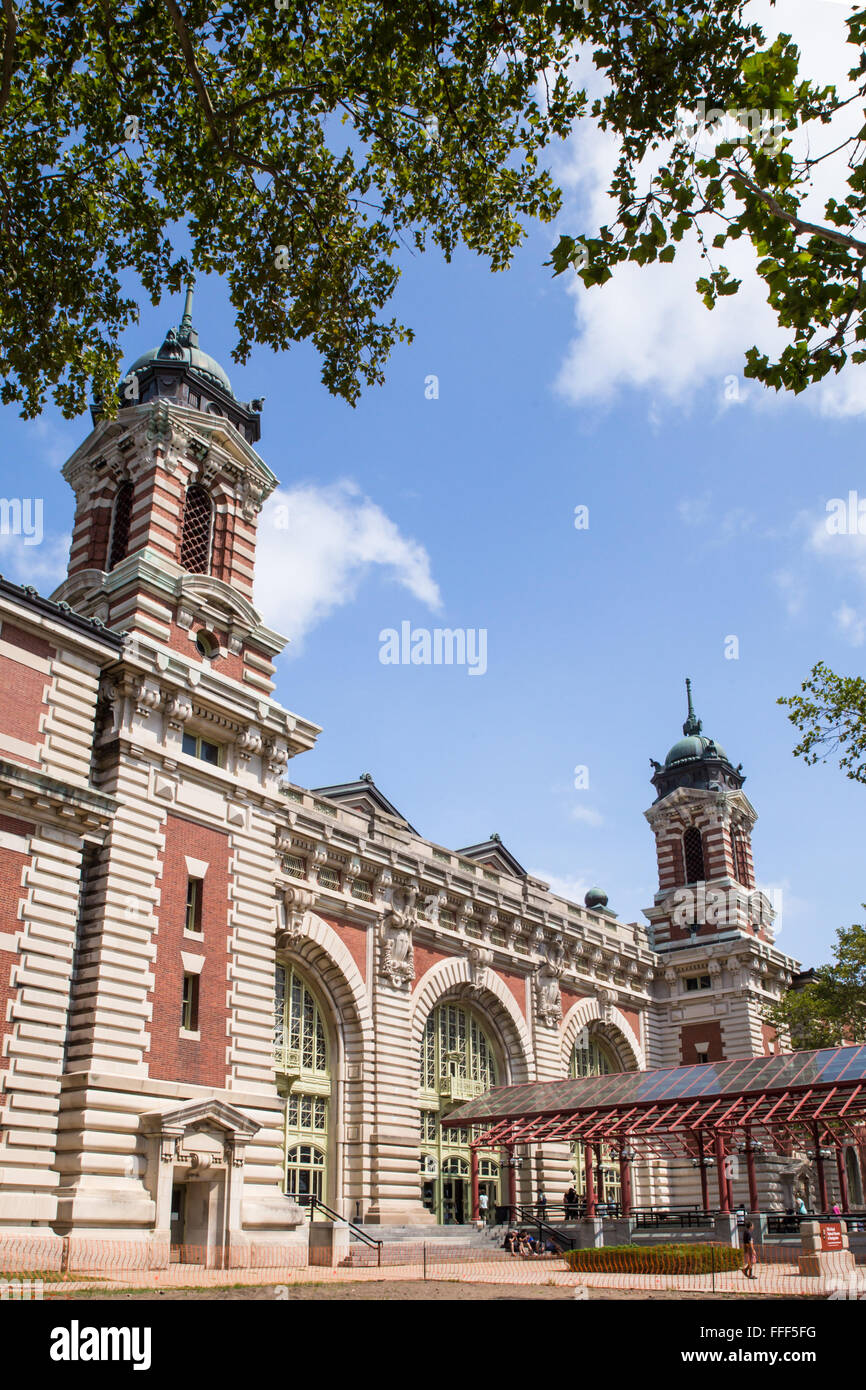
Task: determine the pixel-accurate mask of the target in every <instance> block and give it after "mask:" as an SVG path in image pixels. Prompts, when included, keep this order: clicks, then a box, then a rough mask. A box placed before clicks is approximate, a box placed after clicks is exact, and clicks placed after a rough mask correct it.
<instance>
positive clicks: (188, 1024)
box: [180, 975, 199, 1033]
mask: <svg viewBox="0 0 866 1390" xmlns="http://www.w3.org/2000/svg"><path fill="white" fill-rule="evenodd" d="M198 981H199V977H198V975H184V977H183V1008H182V1010H181V1023H180V1026H181V1028H183V1029H184V1030H185V1031H186V1032H187V1033H197V1032H198Z"/></svg>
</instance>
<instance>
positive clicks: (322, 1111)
mask: <svg viewBox="0 0 866 1390" xmlns="http://www.w3.org/2000/svg"><path fill="white" fill-rule="evenodd" d="M274 1065H275V1069H276V1073H277V1088H278V1090H279V1091H280V1094H281V1095H284V1096H285V1097H286V1113H285V1128H284V1134H283V1191H284V1192H285V1193H286V1195H287V1196H289V1197H292V1198H293V1199H294V1200H295V1201H296V1202H297V1203H298V1205H299V1206H301V1207H306V1208H309V1206H310V1203H311V1200H312V1198H314V1197H317V1198H319V1199H320V1200H322V1201H324V1202H327V1201H328V1198H329V1195H330V1194H329V1190H328V1159H329V1144H328V1136H329V1131H330V1124H331V1115H330V1106H331V1070H330V1059H329V1047H328V1037H327V1030H326V1028H325V1015H324V1010H323V1009H322V1006H321V1005H320V1003H319V1000H318V998H317V996H316V994H315V992H314V991H313V988H312V986H311V985H310V983H309V981H308V980H307V979H306V977H305V976H304V975H302V974H301V973H300V971H298V970H297V968H296V967H295V966H293V965H278V966H277V969H276V980H275V1000H274Z"/></svg>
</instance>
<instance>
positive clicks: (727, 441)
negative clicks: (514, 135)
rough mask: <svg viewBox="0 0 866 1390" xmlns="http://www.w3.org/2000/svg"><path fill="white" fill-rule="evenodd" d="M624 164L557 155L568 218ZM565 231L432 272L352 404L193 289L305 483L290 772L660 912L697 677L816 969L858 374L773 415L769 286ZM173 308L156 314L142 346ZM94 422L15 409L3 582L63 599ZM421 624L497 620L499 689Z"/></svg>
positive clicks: (852, 544) (848, 879)
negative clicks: (249, 341) (766, 314)
mask: <svg viewBox="0 0 866 1390" xmlns="http://www.w3.org/2000/svg"><path fill="white" fill-rule="evenodd" d="M792 8H795V7H792ZM837 8H838V7H836V6H833V5H829V4H828V5H826V6H823V7H821V6H818V9H821V11H822V15H824V14H833V15H834V17H836V16H835V14H834V12H835V11H836V10H837ZM814 9H815V6H814V4H813V5H812V8H811V10H809V9H808V7H806V9H804V10H803V13H804V14H807V11H808V13H811V12H812V11H813V10H814ZM840 14H844V11H840ZM803 22H804V23H806V22H807V20H804V21H803ZM604 160H605V151H604V149H603V148H602V146H600V145H598V144H597V145H596V146H595V147H594V148H593V149H591V150H589V149H587V147H586V146H585V145H581V144H580V143H579V142H575V144H574V145H573V146H572V147H571V148H570V149H568V150H567V151H564V152H563V156H562V165H561V172H562V173H563V177H564V178H565V179H566V183H567V187H568V202H567V206H566V209H565V212H564V214H563V219H562V226H563V229H565V228H566V227H568V229H569V230H572V231H574V230H575V228H577V230H581V229H582V226H581V225H580V224H579V221H575V220H574V219H575V218H577V219H579V218H580V217H582V216H586V215H588V212H587V210H588V209H591V208H592V206H593V200H594V199H596V198H597V196H598V183H597V181H596V184H595V185H592V184H591V180H592V178H594V177H595V175H596V171H597V170H601V169H603V167H604ZM599 177H600V176H599ZM588 180H590V184H589V185H588V182H587V181H588ZM569 218H571V219H572V220H571V222H569ZM554 239H555V231H553V230H552V229H549V228H548V229H534V230H533V231H532V233H531V235H530V237H529V239H528V241H527V243H526V245H525V246H524V248H523V249H522V250H521V252H520V253H519V255H518V257H517V260H516V262H515V264H514V266H513V268H512V269H511V270H510V271H508V272H505V273H501V274H498V275H491V273H490V272H489V271H488V270H487V268H486V266H485V265H484V264H483V263H481V262H480V261H478V260H476V259H475V258H474V257H471V256H469V255H467V254H461V255H459V256H458V257H457V258H456V260H455V262H454V263H453V264H452V265H451V266H445V265H443V263H442V262H441V260H440V259H438V258H437V257H435V256H433V255H430V256H428V257H426V258H414V259H407V261H406V262H405V263H404V275H403V280H402V282H401V286H400V289H399V292H398V296H397V299H396V302H395V306H394V307H395V311H396V312H397V314H398V315H399V316H400V317H402V318H403V320H404V321H405V322H407V323H409V324H411V325H412V326H413V328H414V329H415V332H416V341H415V343H414V344H413V345H411V346H404V347H400V348H398V349H397V350H396V351H395V353H394V356H393V358H392V361H391V363H390V368H389V371H388V380H387V384H386V385H385V386H384V387H383V388H382V389H378V390H371V391H367V392H366V394H365V396H364V398H363V399H362V401H361V403H360V405H359V406H358V407H357V408H356V409H355V410H352V409H351V408H350V407H349V406H347V405H345V404H344V403H342V402H340V401H337V400H334V399H333V398H332V397H330V396H329V395H328V393H327V392H326V390H325V389H324V387H322V386H321V384H320V382H319V367H318V363H317V361H316V359H315V356H314V354H313V353H312V351H310V350H308V349H306V348H300V349H298V350H295V351H293V352H291V353H289V354H285V355H282V356H279V357H277V356H275V355H274V354H273V353H271V352H270V351H268V350H257V351H256V352H255V353H254V354H253V356H252V358H251V359H250V361H249V362H248V363H247V364H246V365H245V366H243V367H238V366H237V365H236V364H233V363H232V362H231V360H230V349H231V346H232V344H233V342H234V335H233V329H232V316H231V311H230V306H229V305H228V301H227V296H226V293H225V289H224V287H223V286H222V285H221V284H220V283H219V281H217V280H211V281H209V282H207V283H206V284H203V285H200V286H199V289H198V291H197V295H196V306H195V313H194V319H195V323H196V327H197V328H198V330H199V335H200V341H201V345H202V346H203V347H204V348H205V349H206V350H207V351H209V352H211V353H212V354H213V355H214V356H216V357H217V358H218V359H219V360H220V361H222V362H223V364H224V365H225V366H226V367H227V369H228V370H229V373H230V376H231V378H232V384H233V387H234V389H235V392H236V394H237V395H238V396H240V397H241V398H243V399H249V398H250V397H252V396H256V395H264V396H265V398H266V399H265V408H264V414H263V421H262V426H263V429H262V440H261V443H260V445H259V449H260V452H261V454H262V456H263V458H264V459H265V461H266V462H267V463H268V464H269V466H270V467H271V468H272V469H273V470H274V472H275V473H276V474H277V476H278V477H279V478H280V480H281V484H282V489H281V492H280V494H279V496H278V497H277V498H276V499H275V500H274V502H273V503H272V504H271V509H270V510H268V511H266V513H265V515H264V516H263V519H262V528H261V529H262V546H261V550H262V573H261V576H260V578H261V585H260V589H259V606H260V607H261V608H262V610H263V612H264V616H265V618H266V620H267V621H269V622H271V623H272V624H273V625H274V626H276V627H277V628H278V629H279V630H280V631H282V632H284V633H285V634H286V635H287V636H288V637H289V638H291V639H293V641H292V646H291V647H290V648H289V653H288V654H287V655H286V656H285V657H283V658H282V659H281V661H280V667H279V676H278V681H279V684H278V690H277V694H278V697H279V698H280V699H281V700H282V701H283V703H285V704H286V705H288V706H289V707H290V708H292V709H294V710H296V711H298V712H299V713H301V714H303V715H305V716H306V717H308V718H311V719H313V720H314V721H316V722H317V723H320V724H322V725H323V726H324V732H323V734H322V735H321V738H320V741H319V746H318V748H317V749H316V750H315V751H314V752H312V753H310V754H306V755H304V756H302V757H301V758H299V759H297V760H296V761H295V762H294V763H293V764H291V765H290V769H289V771H290V774H291V776H292V777H293V779H294V780H295V781H297V782H300V783H301V784H303V785H308V786H319V785H325V784H329V783H332V782H338V781H344V780H351V779H354V778H356V777H357V776H358V775H359V774H360V773H361V772H365V771H369V772H371V773H372V774H373V776H374V778H375V780H376V782H377V783H378V785H379V786H380V787H381V788H382V790H383V791H384V792H385V794H386V795H387V796H388V797H389V798H390V799H391V800H392V801H393V802H394V803H395V804H396V806H397V807H398V808H399V809H400V810H401V811H402V812H403V813H404V814H405V815H406V816H407V818H408V819H409V820H410V821H411V822H412V823H413V824H414V825H415V826H416V827H417V828H418V829H419V830H420V831H421V832H422V834H424V835H427V836H429V837H430V838H431V839H433V840H436V841H437V842H439V843H442V844H444V845H448V846H454V847H457V846H462V845H466V844H471V843H474V842H476V841H478V840H481V839H485V838H486V837H487V836H488V835H489V834H490V832H491V831H494V830H495V831H497V832H498V833H499V834H500V835H501V836H502V838H503V840H504V841H505V842H506V844H507V845H508V847H509V848H510V849H511V851H512V852H513V853H514V854H515V855H516V856H517V858H518V859H519V860H520V861H521V862H522V863H523V864H524V865H525V866H526V867H527V868H528V869H529V870H530V871H532V872H534V873H537V874H540V875H541V876H542V877H545V878H547V879H549V880H550V881H552V882H553V884H554V886H555V887H556V888H557V890H558V891H567V892H569V893H570V894H571V895H573V896H578V897H579V898H582V895H583V893H584V891H585V890H586V888H587V887H588V886H589V885H590V884H591V883H596V882H597V883H599V884H601V885H602V886H603V887H604V888H605V889H606V890H607V892H608V894H609V897H610V905H611V907H612V908H614V910H616V911H617V912H619V914H620V916H621V917H623V918H625V919H627V920H634V919H638V920H641V909H642V908H643V907H645V906H648V905H649V904H650V903H651V901H652V895H653V892H654V889H655V886H656V878H655V858H654V849H653V839H652V835H651V833H650V830H649V827H648V826H647V824H646V822H645V821H644V819H643V814H642V813H643V811H644V809H645V808H646V807H648V806H649V805H650V803H651V801H652V798H653V795H654V793H653V789H652V787H651V786H650V783H649V774H650V765H649V758H650V757H654V758H658V759H663V758H664V755H665V753H666V751H667V749H668V748H669V747H670V745H671V744H672V743H673V742H674V741H675V740H676V739H677V737H679V735H680V726H681V724H682V721H683V718H684V717H685V694H684V689H683V679H684V677H685V676H686V675H690V676H691V677H692V681H693V685H694V694H695V703H696V707H697V712H698V714H699V715H700V717H701V718H702V719H703V721H704V732H705V733H708V734H709V735H710V736H712V737H714V738H716V739H717V740H718V741H719V742H720V743H721V744H722V745H723V746H724V747H725V749H726V750H727V752H728V754H729V755H730V756H731V758H732V760H733V762H734V763H737V762H740V761H741V762H742V763H743V764H744V770H745V772H746V774H747V781H746V784H745V791H746V793H747V795H748V796H749V797H750V799H751V801H752V803H753V804H754V806H755V808H756V810H757V811H758V814H759V817H760V819H759V822H758V826H757V828H756V832H755V837H754V853H755V864H756V870H757V874H758V878H759V881H760V882H761V884H762V885H764V886H766V887H767V888H768V889H769V888H775V889H777V890H778V891H780V892H781V903H782V930H781V932H780V934H779V937H778V944H779V946H780V947H781V948H782V949H783V950H785V951H787V952H789V953H790V954H792V955H794V956H797V957H798V958H800V959H801V960H803V961H804V962H806V963H816V962H817V961H820V960H821V959H824V958H826V957H827V955H828V951H829V944H830V941H831V939H832V936H833V933H834V932H835V930H836V928H837V927H838V926H841V925H847V924H850V923H851V922H852V921H857V920H862V917H861V914H860V903H861V899H862V898H864V897H866V892H864V883H863V872H862V859H863V855H862V838H863V819H864V809H866V787H858V786H857V785H856V784H854V783H852V782H850V781H848V780H847V779H846V778H845V776H844V774H843V773H841V772H840V771H839V770H838V769H837V768H835V767H833V766H829V767H817V768H807V767H805V766H804V765H803V764H802V762H801V761H799V760H795V759H794V758H793V757H792V754H791V750H792V748H793V745H794V743H795V742H796V735H795V731H794V730H793V729H792V727H791V726H790V725H789V723H788V721H787V718H786V715H785V711H784V710H783V709H781V708H780V707H779V706H778V705H777V704H776V699H777V697H778V696H779V695H783V694H789V693H792V692H794V691H795V690H797V689H798V688H799V685H800V682H801V681H802V680H803V679H804V678H805V677H806V676H807V674H808V672H809V670H810V669H811V667H812V666H813V665H814V664H815V662H816V661H818V660H825V661H827V662H828V663H829V664H830V665H831V666H832V667H833V668H834V669H836V670H838V671H841V672H845V673H859V672H860V671H861V670H862V666H863V642H864V637H866V626H864V619H866V549H864V546H866V540H864V538H863V537H857V536H853V537H837V538H833V540H832V541H831V540H830V539H829V538H828V537H827V534H826V527H825V526H824V520H825V518H826V504H827V501H828V500H829V499H831V498H835V497H846V496H847V494H848V492H849V491H850V490H852V489H855V490H856V489H858V488H859V489H860V491H861V493H862V494H863V496H864V497H866V473H864V469H863V467H862V464H861V463H860V457H861V453H862V435H863V418H862V410H863V408H864V403H866V381H864V379H863V375H862V374H863V372H864V371H866V367H861V368H859V369H857V372H856V373H851V374H849V376H848V377H847V378H846V380H845V382H844V383H843V387H844V389H839V385H838V383H833V384H831V389H823V390H822V389H821V388H818V389H817V390H816V391H813V392H810V393H807V395H806V396H805V397H802V398H800V399H798V400H794V399H791V398H784V399H782V400H777V399H776V398H775V397H773V398H772V399H768V398H767V396H766V395H765V393H762V392H759V391H758V388H756V387H755V386H754V384H751V383H746V382H745V381H744V380H743V378H742V352H743V351H744V350H745V348H746V347H748V346H750V345H751V343H752V341H754V340H755V338H756V336H758V334H759V332H762V331H764V322H763V320H762V319H761V313H762V305H761V303H760V296H759V295H757V291H754V290H753V289H752V288H750V287H748V286H747V287H746V289H745V290H744V293H743V295H742V296H741V297H740V298H739V302H736V301H728V302H727V303H726V304H725V305H724V306H722V310H721V311H716V313H714V314H709V313H708V312H707V311H706V310H704V309H703V307H702V306H701V304H700V302H699V301H698V299H697V296H696V295H695V293H694V290H693V289H692V288H691V286H692V285H693V281H694V278H695V274H694V269H693V267H692V266H691V265H690V264H689V263H688V261H687V260H686V262H685V263H684V264H683V265H679V264H676V265H675V266H674V267H661V268H656V270H655V271H654V273H653V274H652V275H648V276H646V277H643V278H641V279H640V281H639V282H638V279H637V278H636V277H631V278H630V277H628V276H624V277H622V279H621V280H618V281H616V282H614V283H613V284H612V285H609V286H607V287H605V289H603V290H601V291H598V290H596V291H591V292H589V295H587V294H586V293H585V292H583V291H580V292H578V293H576V292H575V287H574V286H573V285H571V284H570V283H568V282H566V280H565V278H564V277H563V279H561V280H557V281H554V280H552V279H551V277H550V273H549V271H548V270H546V269H545V268H544V266H543V262H544V260H545V259H546V257H547V255H548V252H549V247H550V245H551V244H552V241H553V240H554ZM756 295H757V298H756ZM180 313H181V305H180V301H179V300H176V301H174V302H173V303H170V304H164V305H163V306H161V307H160V308H159V309H153V308H152V307H151V306H150V305H149V304H144V305H143V306H142V316H141V324H140V326H139V327H138V328H137V329H136V330H135V331H134V332H131V333H130V334H129V338H128V343H127V347H128V354H127V357H128V360H130V361H131V360H132V359H133V358H134V357H135V356H137V355H138V354H139V353H140V352H141V351H143V350H144V349H145V348H147V347H149V346H151V345H153V344H155V343H157V342H159V341H161V338H162V336H163V334H164V332H165V329H166V328H167V327H168V326H169V325H170V324H172V323H176V322H177V321H178V320H179V318H180ZM768 331H769V330H768ZM430 375H435V376H436V377H437V378H438V392H439V394H438V398H437V399H428V398H427V396H426V395H425V381H426V379H427V378H428V377H429V376H430ZM732 383H733V384H732ZM861 395H862V400H861ZM732 397H733V398H732ZM88 427H89V419H88V418H87V417H82V418H81V419H80V420H79V421H77V422H69V421H63V420H62V419H61V418H60V417H59V416H58V414H57V413H56V412H55V411H54V410H53V409H48V410H46V412H45V414H44V415H43V417H42V419H41V420H40V421H37V422H35V423H33V422H31V423H27V422H24V421H21V420H19V419H18V417H17V415H16V414H15V411H14V410H13V409H11V408H5V409H3V410H2V411H0V430H2V433H3V442H4V456H5V459H6V467H5V469H4V480H3V492H4V495H12V494H19V493H20V492H21V491H22V490H28V491H29V490H35V489H36V488H37V487H38V489H39V495H41V496H43V497H44V499H45V523H44V524H45V533H46V534H45V539H44V541H43V543H42V545H41V546H38V547H23V546H22V545H20V543H19V542H17V541H14V540H13V539H12V538H8V537H7V538H0V540H2V544H0V557H2V568H3V570H4V572H5V573H6V574H7V576H8V577H10V578H13V579H16V580H19V581H25V580H26V581H28V582H33V583H35V584H37V586H38V587H39V588H40V589H41V590H42V591H43V592H50V591H51V589H52V588H53V587H54V586H55V585H56V583H58V582H59V580H60V578H61V577H62V572H63V567H62V556H63V551H64V547H65V544H66V543H67V542H66V541H64V537H65V536H68V531H69V527H70V525H71V519H72V512H73V499H72V494H71V492H70V491H69V489H68V488H67V486H66V484H65V483H64V482H63V480H62V478H61V477H60V475H59V467H60V464H61V463H62V461H63V459H64V458H65V457H66V456H67V455H68V453H70V452H71V451H72V449H73V448H74V447H75V446H76V445H77V444H78V442H79V441H80V440H81V438H82V437H83V436H84V434H85V433H86V432H87V429H88ZM24 479H26V484H25V483H24V482H23V480H24ZM278 505H283V506H284V507H286V508H287V515H288V518H289V524H288V529H287V530H286V531H283V532H278V531H277V528H276V527H275V525H274V512H273V510H272V508H273V507H275V506H278ZM577 505H585V506H587V507H588V508H589V526H588V529H586V530H580V531H579V530H576V529H575V526H574V509H575V507H576V506H577ZM404 621H409V622H411V623H412V625H413V627H424V628H428V629H429V628H434V627H437V626H439V627H452V628H455V627H457V628H467V629H469V628H472V629H479V628H483V629H485V630H486V632H487V647H488V653H487V661H488V669H487V671H486V673H485V674H484V675H483V676H477V677H473V676H470V675H469V674H468V671H467V669H466V668H465V667H456V666H453V667H446V666H426V667H425V666H412V665H409V666H391V665H383V664H382V663H381V662H380V660H379V651H380V640H379V634H380V632H381V631H382V630H383V629H386V628H399V627H400V624H401V623H402V622H404ZM730 637H736V638H737V640H738V643H739V657H738V659H736V660H730V659H726V656H725V649H726V639H728V638H730ZM728 646H729V647H730V643H728ZM576 765H585V766H586V767H587V769H588V774H589V786H588V788H586V789H583V790H577V789H575V787H574V785H573V783H574V769H575V767H576Z"/></svg>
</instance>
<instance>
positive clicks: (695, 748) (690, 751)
mask: <svg viewBox="0 0 866 1390" xmlns="http://www.w3.org/2000/svg"><path fill="white" fill-rule="evenodd" d="M708 750H709V756H710V757H719V758H724V759H725V760H726V761H727V757H728V755H727V753H726V752H725V750H724V748H723V747H722V745H721V744H720V743H716V742H715V740H714V739H711V738H704V736H703V734H688V735H687V736H686V737H685V738H681V739H678V740H677V742H676V743H675V744H674V746H673V748H672V749H671V750H670V752H669V753H668V755H667V757H666V758H665V767H673V765H674V763H682V762H686V760H687V759H689V758H703V757H706V756H707V755H708Z"/></svg>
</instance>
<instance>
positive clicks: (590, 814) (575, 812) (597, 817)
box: [569, 806, 604, 825]
mask: <svg viewBox="0 0 866 1390" xmlns="http://www.w3.org/2000/svg"><path fill="white" fill-rule="evenodd" d="M569 815H570V817H571V819H572V820H577V821H581V822H582V824H583V825H604V816H603V815H602V814H601V812H600V811H594V810H593V809H592V807H591V806H572V808H571V810H570V812H569Z"/></svg>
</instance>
